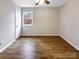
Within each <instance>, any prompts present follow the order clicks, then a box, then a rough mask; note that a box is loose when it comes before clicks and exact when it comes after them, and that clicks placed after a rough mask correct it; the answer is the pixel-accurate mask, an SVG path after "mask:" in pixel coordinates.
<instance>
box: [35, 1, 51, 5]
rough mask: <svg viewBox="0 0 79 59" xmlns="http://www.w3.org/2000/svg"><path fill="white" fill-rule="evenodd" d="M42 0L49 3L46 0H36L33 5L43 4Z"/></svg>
mask: <svg viewBox="0 0 79 59" xmlns="http://www.w3.org/2000/svg"><path fill="white" fill-rule="evenodd" d="M44 2H45V3H46V4H49V3H50V2H49V1H48V0H37V1H36V3H35V5H38V4H40V5H43V3H44Z"/></svg>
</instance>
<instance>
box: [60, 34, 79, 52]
mask: <svg viewBox="0 0 79 59" xmlns="http://www.w3.org/2000/svg"><path fill="white" fill-rule="evenodd" d="M59 36H60V37H62V38H63V39H64V40H65V41H66V42H68V43H69V44H70V45H72V46H73V47H74V48H75V49H77V50H78V51H79V48H78V47H77V46H75V45H74V44H73V43H72V42H70V41H69V40H66V38H65V37H64V36H63V35H60V34H59Z"/></svg>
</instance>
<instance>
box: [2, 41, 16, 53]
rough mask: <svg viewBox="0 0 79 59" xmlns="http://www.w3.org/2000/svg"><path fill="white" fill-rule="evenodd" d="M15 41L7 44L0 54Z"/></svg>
mask: <svg viewBox="0 0 79 59" xmlns="http://www.w3.org/2000/svg"><path fill="white" fill-rule="evenodd" d="M15 41H16V40H13V41H12V42H11V43H9V44H8V45H6V46H5V47H4V48H3V49H1V50H0V53H1V52H3V51H4V50H5V49H6V48H7V47H9V46H10V45H11V44H12V43H13V42H15Z"/></svg>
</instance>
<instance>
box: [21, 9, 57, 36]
mask: <svg viewBox="0 0 79 59" xmlns="http://www.w3.org/2000/svg"><path fill="white" fill-rule="evenodd" d="M27 11H33V14H34V19H33V26H29V27H27V26H22V33H21V34H22V35H25V36H26V35H37V36H39V35H48V36H49V35H57V34H58V33H59V9H58V8H22V14H23V12H27Z"/></svg>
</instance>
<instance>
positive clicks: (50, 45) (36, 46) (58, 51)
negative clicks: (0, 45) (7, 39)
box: [0, 37, 79, 59]
mask: <svg viewBox="0 0 79 59" xmlns="http://www.w3.org/2000/svg"><path fill="white" fill-rule="evenodd" d="M0 59H79V52H78V51H77V50H76V49H74V48H73V47H72V46H71V45H69V44H68V43H67V42H66V41H64V40H63V39H62V38H60V37H20V38H19V39H17V41H16V42H14V43H13V44H12V45H11V46H9V47H8V48H7V49H6V50H5V51H4V52H2V53H0Z"/></svg>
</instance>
